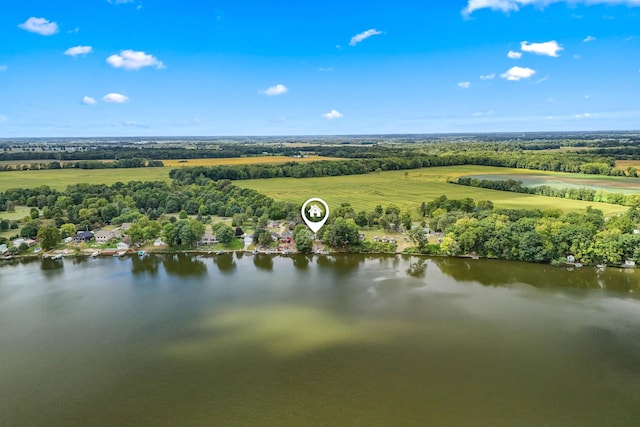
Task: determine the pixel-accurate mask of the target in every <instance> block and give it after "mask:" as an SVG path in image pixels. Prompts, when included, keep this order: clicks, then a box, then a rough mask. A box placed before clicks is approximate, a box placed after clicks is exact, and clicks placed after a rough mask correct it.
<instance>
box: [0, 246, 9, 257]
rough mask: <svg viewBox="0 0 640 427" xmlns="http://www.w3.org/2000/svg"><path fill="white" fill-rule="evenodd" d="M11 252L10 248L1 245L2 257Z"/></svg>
mask: <svg viewBox="0 0 640 427" xmlns="http://www.w3.org/2000/svg"><path fill="white" fill-rule="evenodd" d="M8 251H9V248H7V245H5V244H2V245H0V255H3V254H5V253H7V252H8Z"/></svg>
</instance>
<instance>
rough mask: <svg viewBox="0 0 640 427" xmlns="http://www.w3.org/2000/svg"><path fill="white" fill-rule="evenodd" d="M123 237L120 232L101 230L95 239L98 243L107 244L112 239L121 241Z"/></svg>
mask: <svg viewBox="0 0 640 427" xmlns="http://www.w3.org/2000/svg"><path fill="white" fill-rule="evenodd" d="M121 236H122V234H121V233H120V230H117V229H116V230H108V231H107V230H100V231H98V232H96V234H95V239H96V242H98V243H107V242H108V241H109V240H111V239H119V238H120V237H121Z"/></svg>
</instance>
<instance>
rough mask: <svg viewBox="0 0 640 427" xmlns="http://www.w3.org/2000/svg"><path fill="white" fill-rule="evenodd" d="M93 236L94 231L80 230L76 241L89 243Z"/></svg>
mask: <svg viewBox="0 0 640 427" xmlns="http://www.w3.org/2000/svg"><path fill="white" fill-rule="evenodd" d="M93 237H94V236H93V231H78V233H76V238H75V241H76V243H87V242H89V241H91V240H93Z"/></svg>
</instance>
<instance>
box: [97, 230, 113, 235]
mask: <svg viewBox="0 0 640 427" xmlns="http://www.w3.org/2000/svg"><path fill="white" fill-rule="evenodd" d="M95 236H96V237H111V236H113V234H112V233H111V231H106V230H100V231H97V232H96V234H95Z"/></svg>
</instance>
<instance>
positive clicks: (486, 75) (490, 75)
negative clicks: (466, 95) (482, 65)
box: [480, 73, 496, 80]
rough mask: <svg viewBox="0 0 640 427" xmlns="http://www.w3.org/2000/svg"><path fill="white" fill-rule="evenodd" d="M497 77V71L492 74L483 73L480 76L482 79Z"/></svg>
mask: <svg viewBox="0 0 640 427" xmlns="http://www.w3.org/2000/svg"><path fill="white" fill-rule="evenodd" d="M495 78H496V73H491V74H483V75H481V76H480V79H481V80H493V79H495Z"/></svg>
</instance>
